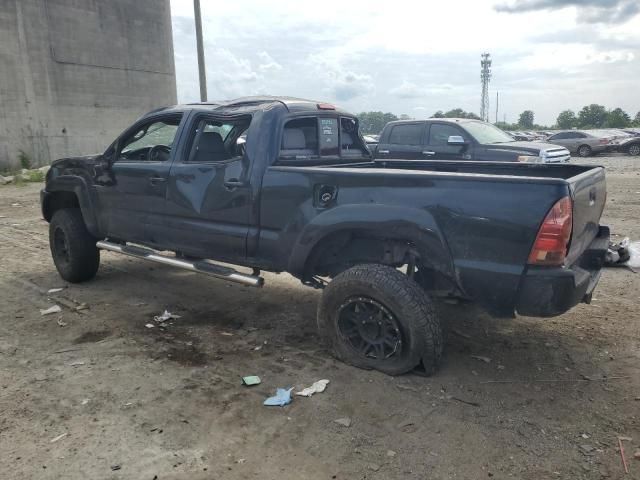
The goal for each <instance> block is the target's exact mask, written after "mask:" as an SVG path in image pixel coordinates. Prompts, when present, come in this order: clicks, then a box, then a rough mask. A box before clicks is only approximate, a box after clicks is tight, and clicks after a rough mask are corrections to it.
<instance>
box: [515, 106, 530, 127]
mask: <svg viewBox="0 0 640 480" xmlns="http://www.w3.org/2000/svg"><path fill="white" fill-rule="evenodd" d="M533 122H534V114H533V111H531V110H525V111H524V112H522V113H521V114H520V117H519V119H518V125H520V126H521V127H522V128H533Z"/></svg>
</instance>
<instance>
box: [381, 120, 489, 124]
mask: <svg viewBox="0 0 640 480" xmlns="http://www.w3.org/2000/svg"><path fill="white" fill-rule="evenodd" d="M416 122H445V123H447V122H448V123H469V122H482V120H478V119H477V118H426V119H425V118H423V119H421V120H394V121H392V122H389V123H388V125H398V124H402V123H416ZM482 123H484V122H482Z"/></svg>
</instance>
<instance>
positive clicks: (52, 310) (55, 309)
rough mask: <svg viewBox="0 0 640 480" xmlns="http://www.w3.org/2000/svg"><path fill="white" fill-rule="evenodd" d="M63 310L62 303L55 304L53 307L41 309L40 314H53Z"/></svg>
mask: <svg viewBox="0 0 640 480" xmlns="http://www.w3.org/2000/svg"><path fill="white" fill-rule="evenodd" d="M61 311H62V309H61V308H60V305H54V306H53V307H49V308H45V309H44V310H43V309H41V310H40V315H42V316H44V315H51V314H52V313H60V312H61Z"/></svg>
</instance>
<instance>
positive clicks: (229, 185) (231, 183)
mask: <svg viewBox="0 0 640 480" xmlns="http://www.w3.org/2000/svg"><path fill="white" fill-rule="evenodd" d="M245 185H246V183H245V182H243V181H241V180H238V179H237V178H230V179H229V180H225V182H224V186H225V187H226V189H227V190H235V189H236V188H238V187H244V186H245Z"/></svg>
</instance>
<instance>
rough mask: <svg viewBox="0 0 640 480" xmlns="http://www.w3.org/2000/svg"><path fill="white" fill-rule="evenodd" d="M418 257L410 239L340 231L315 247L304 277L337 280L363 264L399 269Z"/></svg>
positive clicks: (368, 232)
mask: <svg viewBox="0 0 640 480" xmlns="http://www.w3.org/2000/svg"><path fill="white" fill-rule="evenodd" d="M416 255H417V252H416V250H415V248H414V246H413V244H412V243H411V242H410V241H408V240H401V239H390V238H384V237H383V236H382V235H381V234H380V233H377V232H371V231H340V232H336V233H333V234H330V235H328V236H327V237H325V238H324V239H322V240H321V241H320V242H318V244H317V245H316V246H315V247H314V248H313V250H312V251H311V253H310V254H309V256H308V257H307V261H306V263H305V267H304V276H305V278H307V279H308V278H312V277H314V276H320V277H334V276H336V275H337V274H339V273H340V272H343V271H344V270H347V269H348V268H350V267H352V266H354V265H358V264H361V263H379V264H383V265H389V266H393V267H399V266H401V265H404V264H407V263H408V262H409V261H410V257H411V256H413V257H414V258H415V256H416Z"/></svg>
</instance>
